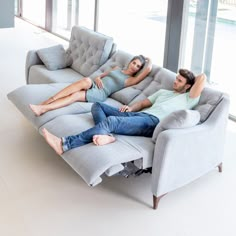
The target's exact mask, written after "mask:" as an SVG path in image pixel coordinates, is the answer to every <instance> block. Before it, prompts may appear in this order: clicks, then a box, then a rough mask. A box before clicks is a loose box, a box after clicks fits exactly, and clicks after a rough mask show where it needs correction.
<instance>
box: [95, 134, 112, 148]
mask: <svg viewBox="0 0 236 236" xmlns="http://www.w3.org/2000/svg"><path fill="white" fill-rule="evenodd" d="M115 140H116V139H115V137H113V136H110V135H106V134H99V135H94V136H93V143H94V144H95V145H97V146H102V145H105V144H108V143H113V142H115Z"/></svg>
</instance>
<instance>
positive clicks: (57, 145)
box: [42, 128, 63, 155]
mask: <svg viewBox="0 0 236 236" xmlns="http://www.w3.org/2000/svg"><path fill="white" fill-rule="evenodd" d="M42 132H43V136H44V138H45V139H46V141H47V143H48V144H49V145H50V146H51V147H52V148H53V149H54V151H55V152H56V153H57V154H58V155H61V154H62V153H63V149H62V140H61V138H58V137H57V136H55V135H54V134H52V133H50V132H49V131H47V130H46V129H45V128H43V130H42Z"/></svg>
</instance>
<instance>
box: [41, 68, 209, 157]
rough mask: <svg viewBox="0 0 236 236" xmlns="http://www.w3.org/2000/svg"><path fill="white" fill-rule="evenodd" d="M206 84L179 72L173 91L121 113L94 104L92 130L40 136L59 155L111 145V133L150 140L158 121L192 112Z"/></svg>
mask: <svg viewBox="0 0 236 236" xmlns="http://www.w3.org/2000/svg"><path fill="white" fill-rule="evenodd" d="M205 80H206V76H205V74H201V75H199V76H197V77H195V76H194V74H193V73H192V72H191V71H188V70H185V69H180V70H179V74H178V75H177V76H176V79H175V81H174V83H173V91H172V90H165V89H160V90H159V91H157V92H156V93H154V94H153V95H151V96H149V97H148V98H146V99H144V100H142V101H140V102H136V103H134V104H133V105H132V106H126V105H124V106H122V107H121V108H120V109H117V108H114V107H111V106H109V105H106V104H104V103H98V102H97V103H94V104H93V106H92V110H91V112H92V115H93V119H94V122H95V126H94V127H93V128H91V129H88V130H86V131H84V132H82V133H80V134H77V135H73V136H67V137H62V138H59V137H57V136H55V135H53V134H52V133H50V132H48V131H47V130H46V129H45V128H44V129H43V136H44V138H45V139H46V141H47V142H48V144H49V145H50V146H51V147H52V148H53V149H54V150H55V151H56V153H57V154H59V155H61V154H62V153H64V152H66V151H68V150H70V149H72V148H76V147H80V146H82V145H85V144H87V143H90V142H93V143H94V144H95V145H105V144H108V143H112V142H114V141H115V137H114V136H112V133H114V134H123V135H134V136H146V137H151V136H152V134H153V131H154V129H155V127H156V125H157V124H158V123H159V121H160V120H162V119H163V118H165V117H166V116H168V115H169V114H170V113H172V112H174V111H176V110H182V109H192V108H193V107H195V106H196V105H197V104H198V102H199V99H200V95H201V92H202V90H203V88H204V84H205Z"/></svg>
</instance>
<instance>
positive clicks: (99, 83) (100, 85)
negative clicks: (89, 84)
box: [94, 76, 103, 89]
mask: <svg viewBox="0 0 236 236" xmlns="http://www.w3.org/2000/svg"><path fill="white" fill-rule="evenodd" d="M94 82H95V84H96V85H97V87H98V88H99V89H102V88H103V83H102V80H101V77H100V76H98V77H96V79H95V81H94Z"/></svg>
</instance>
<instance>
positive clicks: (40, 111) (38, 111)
mask: <svg viewBox="0 0 236 236" xmlns="http://www.w3.org/2000/svg"><path fill="white" fill-rule="evenodd" d="M29 107H30V108H31V110H32V111H33V112H34V114H35V115H36V116H41V115H42V114H43V113H44V112H45V111H44V109H43V105H33V104H29Z"/></svg>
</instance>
